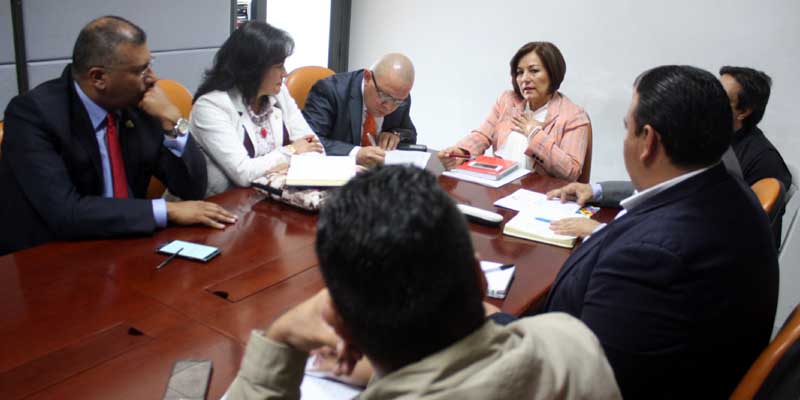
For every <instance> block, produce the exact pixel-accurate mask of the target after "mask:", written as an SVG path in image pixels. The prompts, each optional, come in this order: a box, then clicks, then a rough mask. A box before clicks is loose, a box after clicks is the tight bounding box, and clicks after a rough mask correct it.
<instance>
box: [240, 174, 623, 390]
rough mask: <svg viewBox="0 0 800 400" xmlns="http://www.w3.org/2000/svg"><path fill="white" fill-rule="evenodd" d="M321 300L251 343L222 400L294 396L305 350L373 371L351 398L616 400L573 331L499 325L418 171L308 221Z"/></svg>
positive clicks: (592, 341)
mask: <svg viewBox="0 0 800 400" xmlns="http://www.w3.org/2000/svg"><path fill="white" fill-rule="evenodd" d="M316 247H317V255H318V258H319V261H320V269H321V270H322V274H323V277H324V279H325V283H326V286H327V289H325V290H323V291H321V292H319V293H318V294H316V295H315V296H314V297H312V298H311V299H309V300H307V301H305V302H303V303H301V304H300V305H298V306H297V307H295V308H293V309H291V310H290V311H289V312H287V313H286V314H285V315H283V316H282V317H280V318H278V320H276V321H275V322H274V323H273V324H272V325H271V326H270V327H269V328H268V329H267V331H266V332H261V331H254V332H253V333H252V335H251V337H250V341H249V343H248V345H247V350H246V353H245V356H244V359H243V361H242V367H241V369H240V370H239V373H238V376H237V377H236V380H235V381H234V382H233V384H232V386H231V388H230V390H229V394H228V399H231V400H237V399H266V398H299V397H300V391H299V386H300V383H301V381H302V379H303V370H304V366H305V363H306V359H307V357H308V352H309V351H312V350H318V349H320V348H322V349H324V350H325V351H326V352H328V353H332V354H335V355H336V357H337V359H338V365H337V367H336V369H337V372H339V373H341V374H349V373H350V372H351V371H352V369H353V367H354V365H355V363H356V361H357V360H358V359H359V358H360V357H361V356H362V355H364V356H366V358H367V359H368V360H369V362H370V363H371V365H372V367H373V368H374V374H373V376H372V379H371V381H370V383H369V385H368V386H367V388H366V389H365V391H364V392H363V393H362V394H361V395H360V396H359V397H360V398H363V399H373V398H375V399H379V398H426V399H445V398H460V399H509V398H527V399H552V398H558V399H580V398H592V399H617V398H620V394H619V390H618V388H617V384H616V381H615V379H614V374H613V372H612V371H611V368H610V366H609V364H608V361H607V360H606V357H605V355H604V354H603V350H602V348H601V347H600V345H599V343H598V341H597V339H596V337H595V336H594V335H593V334H592V332H591V331H589V329H587V328H586V326H585V325H584V324H583V323H582V322H580V321H579V320H577V319H575V318H573V317H570V316H568V315H566V314H560V313H555V314H547V315H541V316H537V317H532V318H524V319H520V320H517V321H515V322H513V323H511V324H509V325H506V326H501V325H498V324H496V323H495V322H493V321H492V320H487V319H485V317H484V314H485V309H484V304H483V302H482V299H483V296H484V293H483V292H484V288H485V282H484V281H483V275H482V274H483V272H482V271H481V270H480V268H479V264H478V261H477V260H476V259H475V252H474V249H473V247H472V242H471V239H470V236H469V231H468V230H467V226H466V222H465V220H464V217H463V216H462V215H461V213H460V212H459V211H458V209H457V208H456V207H455V205H454V203H453V202H452V200H450V198H449V197H448V195H447V194H446V193H444V192H443V191H442V190H441V188H440V187H439V185H438V184H437V182H436V179H435V178H434V177H433V176H432V175H430V174H429V173H427V172H425V171H423V170H420V169H416V168H412V167H397V166H392V167H384V168H378V169H375V170H371V171H368V172H365V173H363V174H360V175H358V176H357V177H355V178H353V179H352V180H351V181H350V182H349V183H348V184H347V185H345V186H344V187H342V188H341V189H340V190H339V191H338V192H337V193H336V194H335V195H334V196H333V197H331V198H330V199H329V200H328V202H327V203H326V205H325V207H324V208H323V209H322V211H321V213H320V219H319V223H318V231H317V244H316Z"/></svg>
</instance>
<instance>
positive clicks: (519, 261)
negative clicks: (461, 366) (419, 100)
mask: <svg viewBox="0 0 800 400" xmlns="http://www.w3.org/2000/svg"><path fill="white" fill-rule="evenodd" d="M431 164H438V166H437V165H433V166H431ZM429 170H432V172H435V173H439V172H441V165H440V164H439V163H438V160H436V158H435V157H431V163H429ZM439 182H440V184H441V186H442V187H443V188H444V189H445V190H446V191H447V192H448V193H450V195H451V196H452V197H453V199H455V200H456V201H457V202H460V203H465V204H470V205H473V206H477V207H481V208H484V209H488V210H495V211H498V212H499V213H501V214H503V216H504V217H505V220H506V221H507V220H508V219H509V218H510V217H511V216H512V215H513V214H514V212H512V211H508V210H502V209H496V208H495V207H494V206H493V205H492V203H493V202H494V201H495V200H496V199H498V198H500V197H502V196H505V195H508V194H510V193H512V192H514V191H515V190H517V189H519V188H528V189H532V190H536V191H539V192H545V191H547V190H550V189H554V188H557V187H560V186H561V185H562V184H564V182H563V181H559V180H557V179H552V178H547V177H542V176H538V175H528V176H527V177H525V178H523V179H521V180H517V181H515V182H513V183H511V184H508V185H506V186H504V187H502V188H499V189H491V188H487V187H483V186H479V185H476V184H473V183H469V182H464V181H459V180H455V179H452V178H448V177H445V176H440V178H439ZM211 201H214V202H216V203H219V204H220V205H222V206H224V207H225V208H227V209H228V210H230V211H232V212H233V213H235V214H236V215H238V216H239V221H238V222H237V223H236V224H234V225H231V226H229V227H228V228H226V229H225V230H223V231H218V230H214V229H208V228H204V227H170V228H168V229H165V230H162V231H159V232H157V233H156V234H155V235H153V236H150V237H133V238H125V239H117V240H95V241H81V242H71V243H64V242H56V243H49V244H46V245H42V246H38V247H35V248H31V249H27V250H24V251H20V252H16V253H12V254H9V255H6V256H4V257H0V315H1V316H2V318H1V319H0V398H2V399H6V400H8V399H18V398H32V399H70V398H81V399H111V398H125V399H160V398H162V396H163V393H164V388H165V387H166V383H167V380H168V379H169V375H170V372H171V369H172V365H173V363H174V362H175V361H176V360H179V359H210V360H212V361H213V368H214V370H213V373H212V379H211V383H210V388H209V394H208V398H209V399H217V398H219V397H220V396H221V395H222V394H223V393H224V392H225V390H226V389H227V387H228V385H229V384H230V383H231V381H232V380H233V378H234V376H235V374H236V371H237V370H238V367H239V363H240V361H241V358H242V355H243V352H244V345H245V343H246V341H247V338H248V335H249V333H250V331H251V330H252V329H254V328H264V327H266V326H267V325H268V324H269V323H270V322H271V321H272V320H274V319H275V318H276V317H277V316H279V315H280V314H281V313H283V312H284V311H286V310H287V309H289V308H290V307H292V306H294V305H296V304H298V303H300V302H301V301H303V300H305V299H307V298H309V297H310V296H311V295H312V294H314V293H316V292H317V291H318V290H320V289H321V288H322V287H323V281H322V277H321V275H320V272H319V270H318V267H317V258H316V256H315V254H314V239H315V231H316V229H315V225H316V221H317V217H316V215H314V214H311V213H306V212H303V211H300V210H297V209H294V208H291V207H289V206H286V205H283V204H279V203H276V202H273V201H270V200H266V201H265V200H264V196H263V195H261V194H259V193H258V192H256V191H255V190H252V189H234V190H231V191H229V192H226V193H223V194H221V195H218V196H215V197H213V198H212V199H211ZM613 215H614V211H612V210H601V212H600V213H598V214H596V215H595V217H596V218H598V219H600V220H604V221H607V220H609V219H611V218H612V217H613ZM470 230H471V234H472V239H473V242H474V245H475V248H476V251H478V252H479V254H480V256H481V258H482V259H487V260H492V261H498V262H503V263H506V262H513V263H515V264H516V265H517V271H516V278H515V280H514V283H513V285H512V287H511V290H510V293H509V295H508V297H507V298H506V299H505V300H504V301H494V300H493V302H494V304H496V305H498V306H500V307H501V308H502V309H503V311H506V312H509V313H512V314H516V315H521V314H524V313H525V312H526V311H527V310H529V309H531V308H533V307H535V306H536V305H537V303H539V302H540V301H541V300H542V299H543V298H544V297H545V296H546V293H547V290H548V289H549V287H550V285H551V284H552V282H553V279H554V278H555V276H556V274H557V273H558V270H559V269H560V268H561V265H562V264H563V262H564V260H566V258H567V257H568V256H569V253H570V250H567V249H562V248H558V247H554V246H549V245H545V244H539V243H535V242H530V241H526V240H521V239H515V238H511V237H507V236H503V235H502V233H501V229H500V228H491V227H486V226H481V225H476V224H470ZM174 239H182V240H188V241H193V242H199V243H206V244H209V245H213V246H217V247H219V248H220V249H221V252H222V254H221V255H219V256H218V257H216V258H215V259H213V260H212V261H210V262H209V263H207V264H202V263H197V262H192V261H187V260H183V259H175V260H174V261H172V262H171V263H170V264H168V265H167V266H166V267H164V268H163V269H161V270H156V269H155V266H156V265H157V264H158V263H159V262H161V261H162V260H163V259H164V256H162V255H158V254H156V253H155V252H154V249H156V248H157V247H159V246H160V245H162V244H165V243H167V242H169V241H171V240H174Z"/></svg>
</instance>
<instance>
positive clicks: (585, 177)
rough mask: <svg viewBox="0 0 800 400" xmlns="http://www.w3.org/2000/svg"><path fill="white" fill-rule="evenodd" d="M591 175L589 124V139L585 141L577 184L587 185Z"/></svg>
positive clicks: (590, 127) (590, 133)
mask: <svg viewBox="0 0 800 400" xmlns="http://www.w3.org/2000/svg"><path fill="white" fill-rule="evenodd" d="M591 174H592V125H591V124H589V137H588V140H586V157H584V159H583V170H582V171H581V174H580V176H578V182H580V183H589V177H590V175H591Z"/></svg>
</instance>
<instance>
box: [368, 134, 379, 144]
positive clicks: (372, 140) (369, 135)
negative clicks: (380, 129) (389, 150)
mask: <svg viewBox="0 0 800 400" xmlns="http://www.w3.org/2000/svg"><path fill="white" fill-rule="evenodd" d="M367 139H369V144H370V145H372V146H377V144H375V138H373V137H372V134H371V133H367Z"/></svg>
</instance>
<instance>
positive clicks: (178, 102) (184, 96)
mask: <svg viewBox="0 0 800 400" xmlns="http://www.w3.org/2000/svg"><path fill="white" fill-rule="evenodd" d="M156 85H158V86H159V87H160V88H161V89H162V90H164V92H165V93H166V94H167V98H169V101H171V102H172V104H175V106H176V107H178V110H180V111H181V115H183V118H189V114H190V113H191V112H192V92H190V91H189V89H186V86H183V85H181V84H180V83H179V82H178V81H173V80H172V79H159V80H158V82H156Z"/></svg>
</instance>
